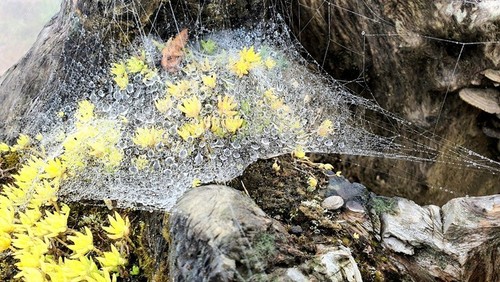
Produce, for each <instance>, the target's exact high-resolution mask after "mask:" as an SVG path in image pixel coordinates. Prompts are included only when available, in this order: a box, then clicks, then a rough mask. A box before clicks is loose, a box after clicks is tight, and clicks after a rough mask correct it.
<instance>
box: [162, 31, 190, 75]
mask: <svg viewBox="0 0 500 282" xmlns="http://www.w3.org/2000/svg"><path fill="white" fill-rule="evenodd" d="M187 40H188V29H187V28H185V29H183V30H182V31H181V32H179V34H177V35H176V36H175V37H174V38H170V39H169V40H168V41H167V44H166V45H165V48H163V50H162V51H161V54H162V56H163V57H162V59H161V66H162V67H163V69H165V70H166V71H168V72H176V71H178V70H179V65H180V63H181V61H182V58H183V57H184V46H186V43H187Z"/></svg>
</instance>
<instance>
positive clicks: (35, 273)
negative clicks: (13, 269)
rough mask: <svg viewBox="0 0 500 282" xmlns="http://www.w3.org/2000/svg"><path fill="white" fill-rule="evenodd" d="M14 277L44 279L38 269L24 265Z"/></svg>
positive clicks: (26, 279)
mask: <svg viewBox="0 0 500 282" xmlns="http://www.w3.org/2000/svg"><path fill="white" fill-rule="evenodd" d="M14 278H16V279H19V278H24V279H23V280H24V281H46V280H45V279H44V275H43V274H42V272H41V271H40V269H38V268H35V267H25V268H23V270H21V271H20V272H19V273H17V274H16V276H14Z"/></svg>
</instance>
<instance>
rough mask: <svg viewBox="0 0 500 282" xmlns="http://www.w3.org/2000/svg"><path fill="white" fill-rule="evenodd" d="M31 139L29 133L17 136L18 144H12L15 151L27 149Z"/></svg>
mask: <svg viewBox="0 0 500 282" xmlns="http://www.w3.org/2000/svg"><path fill="white" fill-rule="evenodd" d="M30 143H31V140H30V138H29V136H28V135H24V134H20V135H19V137H18V138H17V141H16V145H14V146H12V149H13V150H14V151H16V150H25V149H27V148H28V146H29V145H30Z"/></svg>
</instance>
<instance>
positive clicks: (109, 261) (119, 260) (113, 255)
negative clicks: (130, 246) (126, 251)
mask: <svg viewBox="0 0 500 282" xmlns="http://www.w3.org/2000/svg"><path fill="white" fill-rule="evenodd" d="M97 260H98V261H99V263H100V264H101V266H102V268H103V269H106V270H107V271H111V272H116V271H118V268H119V267H120V266H124V265H125V264H126V263H127V260H126V259H125V258H123V257H122V255H121V254H120V252H118V250H117V249H116V247H115V245H113V244H111V252H103V256H101V257H98V258H97Z"/></svg>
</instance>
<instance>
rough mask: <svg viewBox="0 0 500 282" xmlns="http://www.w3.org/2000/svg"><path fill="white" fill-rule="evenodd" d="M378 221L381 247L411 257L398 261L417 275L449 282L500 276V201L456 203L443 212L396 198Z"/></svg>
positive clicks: (489, 198)
mask: <svg viewBox="0 0 500 282" xmlns="http://www.w3.org/2000/svg"><path fill="white" fill-rule="evenodd" d="M380 218H381V223H382V228H381V236H382V244H383V245H384V246H386V247H387V248H388V249H389V250H392V251H393V252H395V253H396V254H398V253H399V254H404V255H407V256H398V259H400V260H402V261H403V262H404V264H405V265H406V266H409V265H414V266H415V265H416V266H418V267H417V269H418V270H416V274H419V275H421V273H420V272H424V273H426V274H428V275H431V276H432V277H439V278H441V279H444V280H445V281H478V280H475V279H477V278H478V277H482V278H481V279H482V280H481V281H495V280H496V278H498V275H499V274H500V273H498V269H497V268H496V266H497V265H499V263H500V253H499V252H498V248H499V247H500V195H493V196H485V197H476V198H456V199H453V200H451V201H449V202H448V203H447V204H445V205H444V206H443V207H442V208H439V207H437V206H434V205H430V206H424V207H421V206H419V205H417V204H415V203H414V202H412V201H409V200H407V199H402V198H397V199H396V204H395V207H394V210H393V211H392V212H391V213H382V214H381V217H380ZM477 254H483V255H484V256H481V259H478V257H477ZM486 254H488V255H486Z"/></svg>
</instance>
